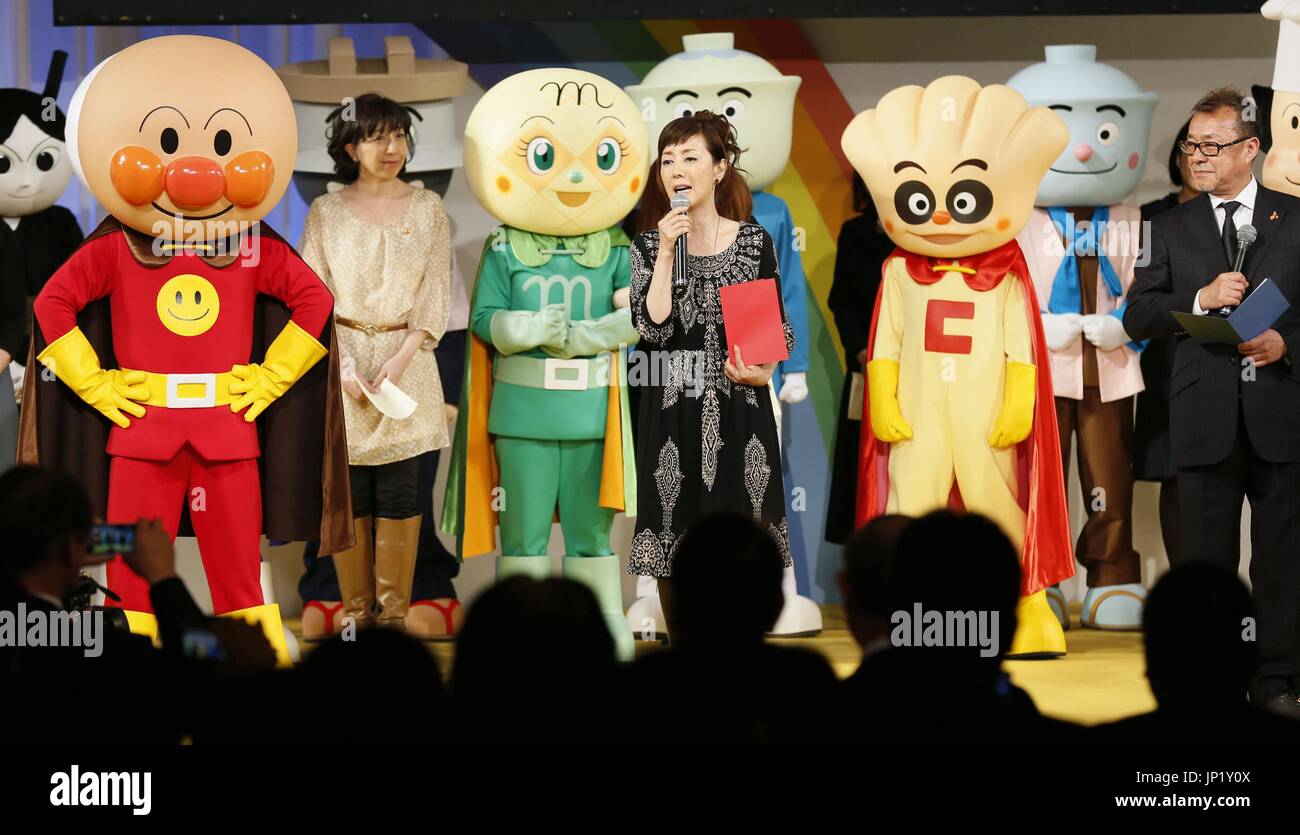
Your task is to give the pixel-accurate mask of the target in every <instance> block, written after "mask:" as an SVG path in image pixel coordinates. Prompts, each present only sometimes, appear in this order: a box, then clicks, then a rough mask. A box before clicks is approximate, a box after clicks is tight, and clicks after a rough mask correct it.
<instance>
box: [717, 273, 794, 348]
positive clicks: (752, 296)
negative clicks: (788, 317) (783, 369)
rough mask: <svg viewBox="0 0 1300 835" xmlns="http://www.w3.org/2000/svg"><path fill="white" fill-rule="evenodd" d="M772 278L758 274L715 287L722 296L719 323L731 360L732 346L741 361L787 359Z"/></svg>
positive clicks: (779, 308) (779, 309)
mask: <svg viewBox="0 0 1300 835" xmlns="http://www.w3.org/2000/svg"><path fill="white" fill-rule="evenodd" d="M776 292H777V290H776V280H775V279H771V278H759V279H755V280H753V281H746V282H743V283H741V284H728V285H727V286H725V287H720V288H718V295H719V296H720V297H721V299H722V327H723V328H724V329H725V330H726V332H727V356H728V357H729V358H730V359H731V361H732V363H733V364H734V363H735V361H736V346H737V345H739V346H740V355H741V357H742V358H743V359H744V360H745V365H762V364H763V363H768V362H774V361H777V362H779V361H781V360H784V359H788V358H789V356H790V352H789V351H787V350H786V347H785V328H784V327H783V326H782V322H781V306H780V304H779V302H778V300H777V297H776Z"/></svg>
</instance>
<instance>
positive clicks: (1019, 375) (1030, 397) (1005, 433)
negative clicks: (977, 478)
mask: <svg viewBox="0 0 1300 835" xmlns="http://www.w3.org/2000/svg"><path fill="white" fill-rule="evenodd" d="M1037 381H1038V369H1037V368H1034V366H1032V365H1026V364H1025V363H1023V362H1009V363H1007V380H1006V383H1005V384H1004V386H1003V389H1002V411H1001V412H999V413H998V422H997V423H995V424H993V432H992V434H990V435H989V445H990V446H994V447H997V448H998V449H1002V448H1004V447H1009V446H1011V445H1012V444H1018V443H1020V442H1021V441H1023V440H1024V439H1025V438H1028V437H1029V430H1030V429H1032V428H1033V426H1034V391H1035V386H1036V384H1037ZM1053 431H1055V427H1053Z"/></svg>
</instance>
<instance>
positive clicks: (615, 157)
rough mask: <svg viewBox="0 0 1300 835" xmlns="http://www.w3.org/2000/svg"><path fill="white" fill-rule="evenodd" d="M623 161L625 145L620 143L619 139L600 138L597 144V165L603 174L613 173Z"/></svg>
mask: <svg viewBox="0 0 1300 835" xmlns="http://www.w3.org/2000/svg"><path fill="white" fill-rule="evenodd" d="M622 161H623V147H622V146H621V145H619V144H618V140H616V139H610V138H608V137H607V138H605V139H602V140H600V144H599V145H598V146H596V167H597V168H599V169H600V170H601V173H603V174H613V173H614V172H615V171H617V170H618V165H619V163H620V162H622Z"/></svg>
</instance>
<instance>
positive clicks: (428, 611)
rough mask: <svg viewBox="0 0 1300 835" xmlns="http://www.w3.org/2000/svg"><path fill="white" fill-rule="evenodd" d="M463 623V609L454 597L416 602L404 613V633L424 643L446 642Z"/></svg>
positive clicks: (453, 636) (458, 630)
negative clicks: (424, 641)
mask: <svg viewBox="0 0 1300 835" xmlns="http://www.w3.org/2000/svg"><path fill="white" fill-rule="evenodd" d="M464 621H465V609H464V607H462V606H461V605H460V601H459V600H457V599H456V598H454V597H439V598H438V599H436V600H416V601H414V602H413V603H411V608H410V609H409V610H408V611H407V613H406V632H407V634H408V635H413V636H415V637H416V638H421V639H423V640H426V641H447V640H451V639H452V638H455V637H456V633H458V632H460V627H461V624H462V623H464Z"/></svg>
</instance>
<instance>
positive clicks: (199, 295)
mask: <svg viewBox="0 0 1300 835" xmlns="http://www.w3.org/2000/svg"><path fill="white" fill-rule="evenodd" d="M202 301H203V294H202V293H200V292H199V291H198V290H195V291H194V303H195V304H198V303H200V302H202Z"/></svg>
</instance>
